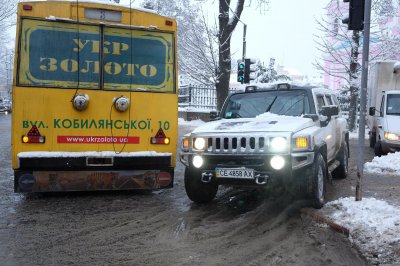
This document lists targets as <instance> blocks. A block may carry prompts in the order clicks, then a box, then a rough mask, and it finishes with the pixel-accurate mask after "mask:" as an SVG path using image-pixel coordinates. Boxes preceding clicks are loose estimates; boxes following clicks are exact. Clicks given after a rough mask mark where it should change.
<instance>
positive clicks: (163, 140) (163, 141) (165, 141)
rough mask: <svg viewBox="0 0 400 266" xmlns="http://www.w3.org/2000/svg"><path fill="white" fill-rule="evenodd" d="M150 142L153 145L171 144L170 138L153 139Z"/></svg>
mask: <svg viewBox="0 0 400 266" xmlns="http://www.w3.org/2000/svg"><path fill="white" fill-rule="evenodd" d="M150 142H151V144H169V143H170V140H169V138H156V137H151V139H150Z"/></svg>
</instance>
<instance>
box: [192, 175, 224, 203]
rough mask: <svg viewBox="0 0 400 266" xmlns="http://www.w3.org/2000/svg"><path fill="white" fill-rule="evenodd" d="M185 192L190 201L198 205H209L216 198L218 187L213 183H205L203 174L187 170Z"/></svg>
mask: <svg viewBox="0 0 400 266" xmlns="http://www.w3.org/2000/svg"><path fill="white" fill-rule="evenodd" d="M185 190H186V194H187V195H188V197H189V199H190V200H192V201H194V202H196V203H200V204H201V203H208V202H210V201H212V200H213V199H214V198H215V195H217V191H218V185H217V184H215V183H214V182H213V181H211V182H210V183H203V182H202V181H201V173H200V172H199V171H196V170H191V169H189V168H188V167H186V168H185Z"/></svg>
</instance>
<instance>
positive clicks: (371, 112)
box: [369, 107, 376, 116]
mask: <svg viewBox="0 0 400 266" xmlns="http://www.w3.org/2000/svg"><path fill="white" fill-rule="evenodd" d="M375 110H376V109H375V107H370V108H369V115H370V116H374V115H375Z"/></svg>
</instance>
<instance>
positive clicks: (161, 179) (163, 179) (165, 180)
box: [157, 172, 172, 186]
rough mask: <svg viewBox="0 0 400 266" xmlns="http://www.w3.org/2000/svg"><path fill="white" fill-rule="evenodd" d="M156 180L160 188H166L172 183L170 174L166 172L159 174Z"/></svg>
mask: <svg viewBox="0 0 400 266" xmlns="http://www.w3.org/2000/svg"><path fill="white" fill-rule="evenodd" d="M157 179H158V183H159V184H160V186H168V185H169V184H171V181H172V178H171V174H170V173H168V172H160V173H159V174H158V177H157Z"/></svg>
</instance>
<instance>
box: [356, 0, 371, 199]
mask: <svg viewBox="0 0 400 266" xmlns="http://www.w3.org/2000/svg"><path fill="white" fill-rule="evenodd" d="M370 28H371V0H365V9H364V34H363V53H362V73H361V93H360V113H359V117H360V118H359V119H360V124H359V128H358V152H357V154H358V155H357V156H358V158H357V159H358V160H357V161H358V164H357V177H356V201H360V200H361V199H362V185H361V181H362V179H363V176H364V145H365V116H366V115H367V111H366V110H367V86H368V61H369V35H370Z"/></svg>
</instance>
